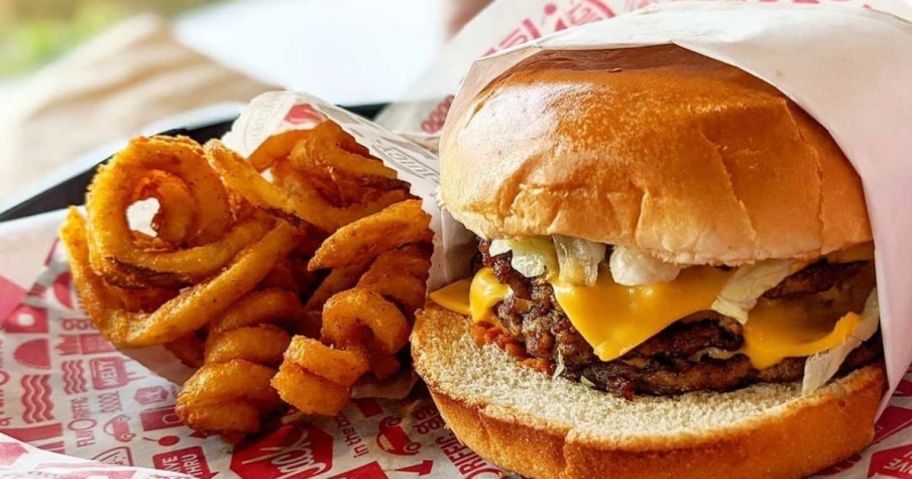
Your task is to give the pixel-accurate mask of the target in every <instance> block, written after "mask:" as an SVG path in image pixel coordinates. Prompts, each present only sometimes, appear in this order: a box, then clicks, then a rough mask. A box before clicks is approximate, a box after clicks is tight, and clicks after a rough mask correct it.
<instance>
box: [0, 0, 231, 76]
mask: <svg viewBox="0 0 912 479" xmlns="http://www.w3.org/2000/svg"><path fill="white" fill-rule="evenodd" d="M219 1H222V0H153V1H148V0H147V1H140V0H0V76H5V75H10V74H15V73H20V72H24V71H27V70H30V69H32V68H35V67H37V66H39V65H41V64H43V63H45V62H47V61H49V60H51V59H53V58H54V57H56V56H58V55H60V54H61V53H64V52H65V51H67V50H68V49H70V48H72V47H74V46H76V45H78V44H79V43H81V42H83V41H84V40H85V39H87V38H89V37H91V36H92V35H94V34H95V33H97V32H98V31H100V30H102V29H104V28H106V27H108V26H110V25H112V24H114V23H116V22H117V21H118V20H121V19H123V18H126V17H128V16H131V15H134V14H137V13H143V12H153V13H158V14H161V15H165V16H173V15H174V14H176V13H180V12H183V11H186V10H189V9H193V8H196V7H199V6H203V5H208V4H212V3H217V2H219Z"/></svg>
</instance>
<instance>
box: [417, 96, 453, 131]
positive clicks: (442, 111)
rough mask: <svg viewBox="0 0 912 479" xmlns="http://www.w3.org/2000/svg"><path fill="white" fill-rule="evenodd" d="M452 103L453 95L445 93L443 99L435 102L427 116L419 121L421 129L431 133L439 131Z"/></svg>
mask: <svg viewBox="0 0 912 479" xmlns="http://www.w3.org/2000/svg"><path fill="white" fill-rule="evenodd" d="M452 104H453V95H447V96H446V97H444V99H443V100H440V102H439V103H437V106H435V107H434V109H433V110H432V111H431V112H430V113H428V116H427V118H425V119H424V120H423V121H422V122H421V125H420V126H421V131H423V132H425V133H428V134H433V133H437V132H438V131H440V129H441V128H443V122H444V121H445V120H446V116H447V113H448V112H449V111H450V106H452Z"/></svg>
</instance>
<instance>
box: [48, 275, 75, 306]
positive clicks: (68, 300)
mask: <svg viewBox="0 0 912 479" xmlns="http://www.w3.org/2000/svg"><path fill="white" fill-rule="evenodd" d="M72 284H73V275H71V274H70V272H69V271H64V272H62V273H60V274H58V275H57V277H56V278H54V286H53V289H54V297H55V298H57V301H58V302H59V303H60V304H62V305H63V306H65V307H67V309H73V304H75V302H74V301H73V288H72V287H71V286H72Z"/></svg>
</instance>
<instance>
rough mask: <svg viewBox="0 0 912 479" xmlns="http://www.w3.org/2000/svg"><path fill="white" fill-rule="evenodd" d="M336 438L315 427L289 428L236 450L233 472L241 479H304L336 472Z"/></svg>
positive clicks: (233, 458) (279, 430)
mask: <svg viewBox="0 0 912 479" xmlns="http://www.w3.org/2000/svg"><path fill="white" fill-rule="evenodd" d="M332 447H333V438H332V436H330V435H329V434H327V433H325V432H323V431H322V430H320V429H317V428H316V427H314V426H310V425H308V426H292V425H286V426H282V427H280V428H279V429H277V430H276V431H275V432H273V433H272V434H269V435H268V436H266V437H264V438H262V439H259V440H257V441H255V442H253V443H250V444H248V445H246V446H244V447H243V448H241V449H235V451H234V455H233V456H232V457H231V470H232V471H234V472H236V473H237V474H238V475H239V476H241V477H256V478H262V479H304V478H308V477H314V476H316V475H318V474H322V473H324V472H326V471H328V470H330V469H332Z"/></svg>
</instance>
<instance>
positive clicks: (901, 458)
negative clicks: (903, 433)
mask: <svg viewBox="0 0 912 479" xmlns="http://www.w3.org/2000/svg"><path fill="white" fill-rule="evenodd" d="M875 474H880V475H882V476H887V477H897V478H899V479H912V444H909V445H906V446H901V447H894V448H893V449H886V450H883V451H880V452H875V453H874V455H873V456H871V464H870V466H868V477H874V475H875Z"/></svg>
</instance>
